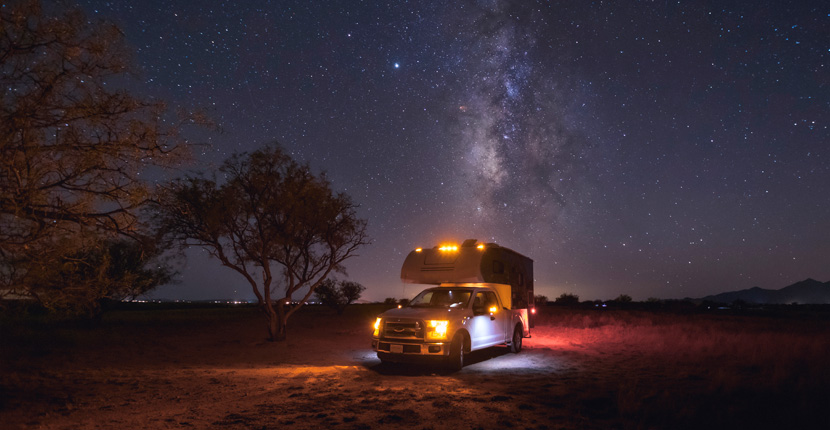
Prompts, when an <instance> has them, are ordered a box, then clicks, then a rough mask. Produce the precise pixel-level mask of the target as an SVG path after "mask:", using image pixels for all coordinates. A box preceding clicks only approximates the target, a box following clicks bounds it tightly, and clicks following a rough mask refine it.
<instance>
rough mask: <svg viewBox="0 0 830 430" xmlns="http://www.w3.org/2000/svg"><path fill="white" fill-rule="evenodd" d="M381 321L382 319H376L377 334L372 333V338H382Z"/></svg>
mask: <svg viewBox="0 0 830 430" xmlns="http://www.w3.org/2000/svg"><path fill="white" fill-rule="evenodd" d="M380 320H381V318H380V317H377V319H375V332H374V333H372V336H374V337H380Z"/></svg>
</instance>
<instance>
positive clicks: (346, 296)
mask: <svg viewBox="0 0 830 430" xmlns="http://www.w3.org/2000/svg"><path fill="white" fill-rule="evenodd" d="M365 290H366V287H364V286H363V285H360V284H359V283H357V282H351V281H335V280H334V279H326V280H325V281H323V282H322V283H320V285H318V286H317V288H316V289H315V290H314V295H316V296H317V298H318V299H319V300H320V302H321V303H322V304H324V305H326V306H329V307H331V308H334V309H335V310H337V314H338V315H341V314H343V311H344V310H346V306H348V305H350V304H352V303H353V302H354V301H355V300H357V299H359V298H360V293H362V292H363V291H365ZM393 300H394V299H393Z"/></svg>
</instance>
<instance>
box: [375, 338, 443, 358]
mask: <svg viewBox="0 0 830 430" xmlns="http://www.w3.org/2000/svg"><path fill="white" fill-rule="evenodd" d="M372 349H374V350H375V351H376V352H377V353H378V355H379V356H380V355H381V354H383V356H384V358H390V359H391V358H395V357H403V356H430V357H446V356H448V355H449V354H450V344H449V342H429V343H411V342H406V343H404V342H397V341H395V340H386V339H372Z"/></svg>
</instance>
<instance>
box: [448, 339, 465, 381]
mask: <svg viewBox="0 0 830 430" xmlns="http://www.w3.org/2000/svg"><path fill="white" fill-rule="evenodd" d="M463 367H464V335H463V334H461V333H459V334H457V335H455V337H453V338H452V343H451V344H450V355H449V357H447V369H449V370H451V371H453V372H457V371H459V370H461V368H463Z"/></svg>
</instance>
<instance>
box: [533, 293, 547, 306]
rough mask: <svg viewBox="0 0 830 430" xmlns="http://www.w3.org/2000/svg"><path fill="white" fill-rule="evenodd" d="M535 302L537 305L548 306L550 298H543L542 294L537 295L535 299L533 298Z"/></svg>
mask: <svg viewBox="0 0 830 430" xmlns="http://www.w3.org/2000/svg"><path fill="white" fill-rule="evenodd" d="M533 302H534V303H536V304H537V305H541V306H544V305H546V304H548V297H547V296H543V295H541V294H537V295H536V296H535V297H533Z"/></svg>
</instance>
